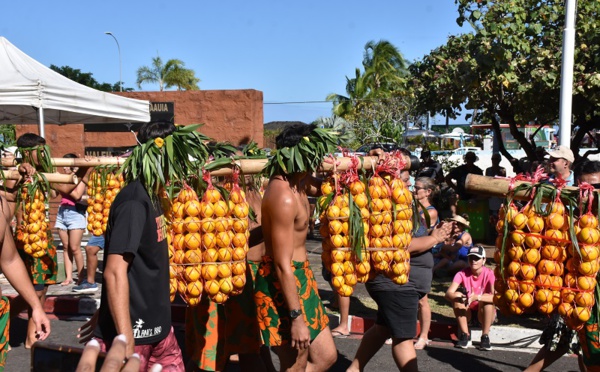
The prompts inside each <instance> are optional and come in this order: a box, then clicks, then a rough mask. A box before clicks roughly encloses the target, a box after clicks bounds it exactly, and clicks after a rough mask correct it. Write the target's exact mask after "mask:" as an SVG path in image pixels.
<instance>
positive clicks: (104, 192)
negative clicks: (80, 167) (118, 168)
mask: <svg viewBox="0 0 600 372" xmlns="http://www.w3.org/2000/svg"><path fill="white" fill-rule="evenodd" d="M123 186H124V181H123V175H122V174H119V175H117V174H115V169H114V168H113V167H97V168H96V169H94V170H93V171H92V173H91V174H90V178H89V181H88V184H87V195H88V208H87V214H88V216H87V222H88V224H87V229H88V231H89V232H91V233H92V234H94V236H100V235H103V234H104V233H105V232H106V224H107V222H108V213H109V211H110V206H111V205H112V202H113V201H114V200H115V197H116V196H117V194H118V193H119V191H121V188H122V187H123Z"/></svg>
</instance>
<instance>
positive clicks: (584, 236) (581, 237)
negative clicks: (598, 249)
mask: <svg viewBox="0 0 600 372" xmlns="http://www.w3.org/2000/svg"><path fill="white" fill-rule="evenodd" d="M577 240H578V241H580V242H582V243H584V244H596V243H598V241H599V240H600V232H599V231H598V229H596V228H594V227H584V228H582V229H581V231H579V233H578V234H577Z"/></svg>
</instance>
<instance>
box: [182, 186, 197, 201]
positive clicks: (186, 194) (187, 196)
mask: <svg viewBox="0 0 600 372" xmlns="http://www.w3.org/2000/svg"><path fill="white" fill-rule="evenodd" d="M193 199H195V200H198V195H197V194H196V192H195V191H194V190H192V189H187V188H184V189H181V191H179V195H177V201H179V202H180V203H185V202H187V201H190V200H193Z"/></svg>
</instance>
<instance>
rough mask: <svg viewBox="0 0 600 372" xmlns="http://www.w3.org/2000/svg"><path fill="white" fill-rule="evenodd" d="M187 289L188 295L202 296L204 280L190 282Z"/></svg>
mask: <svg viewBox="0 0 600 372" xmlns="http://www.w3.org/2000/svg"><path fill="white" fill-rule="evenodd" d="M186 290H187V294H188V296H190V297H200V295H201V294H202V282H201V281H199V280H195V281H192V282H189V283H188V285H187V288H186Z"/></svg>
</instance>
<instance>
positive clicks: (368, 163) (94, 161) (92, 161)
mask: <svg viewBox="0 0 600 372" xmlns="http://www.w3.org/2000/svg"><path fill="white" fill-rule="evenodd" d="M403 157H404V162H405V163H406V167H405V169H410V165H411V162H410V157H409V156H406V155H403ZM126 159H127V158H119V157H94V158H88V159H83V158H52V164H53V165H54V166H56V167H95V166H98V165H122V164H123V163H124V162H125V160H126ZM336 163H337V164H338V165H337V166H336V167H335V168H336V169H337V170H340V171H343V170H346V169H348V167H349V166H350V164H351V159H350V158H345V157H338V158H336ZM376 163H377V157H375V156H365V157H363V161H362V164H361V162H359V168H361V167H363V168H365V169H371V168H373V165H375V164H376ZM235 164H236V165H238V166H239V167H240V168H241V170H242V173H244V174H257V173H260V172H261V171H262V170H263V168H264V167H265V165H266V164H267V159H239V160H236V161H235ZM2 165H3V166H5V167H11V166H16V162H15V161H14V159H2ZM232 167H233V165H232V166H229V167H226V168H222V169H218V170H216V171H213V172H211V174H212V175H214V176H225V175H228V174H231V169H232ZM333 169H334V166H333V163H331V162H329V161H328V160H326V161H324V162H323V163H322V164H321V166H320V167H319V169H318V171H320V172H329V171H332V170H333Z"/></svg>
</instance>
